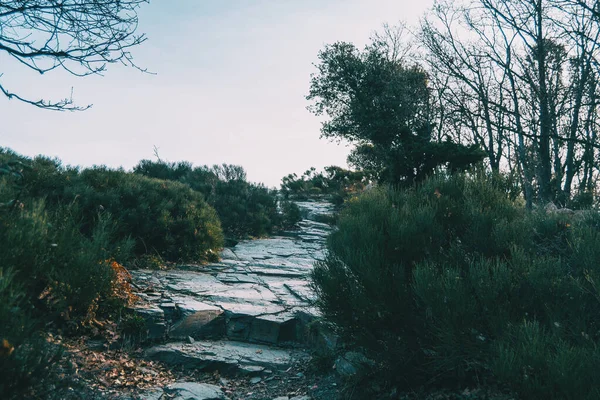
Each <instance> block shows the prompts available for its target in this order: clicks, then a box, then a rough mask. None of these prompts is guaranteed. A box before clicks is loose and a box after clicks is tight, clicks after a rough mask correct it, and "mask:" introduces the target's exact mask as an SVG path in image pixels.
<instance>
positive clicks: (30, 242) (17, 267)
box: [0, 182, 127, 399]
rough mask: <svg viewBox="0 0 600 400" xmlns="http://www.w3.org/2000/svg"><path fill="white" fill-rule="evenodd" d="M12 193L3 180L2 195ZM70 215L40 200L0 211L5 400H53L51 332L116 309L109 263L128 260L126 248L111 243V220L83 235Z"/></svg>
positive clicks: (0, 360) (56, 353)
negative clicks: (120, 258) (119, 258)
mask: <svg viewBox="0 0 600 400" xmlns="http://www.w3.org/2000/svg"><path fill="white" fill-rule="evenodd" d="M5 189H6V190H5ZM7 191H8V192H10V189H9V188H8V187H7V185H6V184H5V182H4V183H0V193H2V194H5V192H7ZM71 215H72V214H71V210H70V209H68V208H66V207H61V208H60V209H57V210H54V211H48V210H46V209H45V207H44V204H43V202H41V201H25V202H19V205H18V206H17V207H11V208H4V209H0V321H2V324H0V392H1V393H2V394H3V396H4V397H3V398H7V399H12V398H46V397H47V396H49V395H50V394H49V393H50V392H51V391H52V390H54V389H56V383H57V382H58V380H57V379H56V377H55V376H54V374H55V366H56V362H57V361H58V360H59V359H60V358H61V351H60V348H59V347H58V346H56V345H52V344H50V343H48V342H47V340H46V337H45V336H44V332H45V330H46V329H47V327H48V326H49V325H52V326H54V327H60V328H61V329H63V332H74V330H77V329H79V328H80V327H81V322H84V321H86V320H90V319H93V318H96V317H98V316H100V314H102V315H105V314H106V313H108V312H110V311H111V310H110V307H111V306H112V305H114V304H116V302H115V301H114V300H115V299H114V298H113V297H114V294H113V281H114V271H113V269H112V268H111V266H110V265H109V259H112V257H113V256H117V254H119V255H120V256H123V257H127V256H126V253H127V243H125V242H122V243H118V244H117V242H114V241H112V240H111V229H110V228H111V224H110V221H109V220H107V219H104V220H102V221H100V222H99V223H98V225H97V226H96V227H95V229H94V231H93V232H92V234H91V236H90V237H87V236H84V235H83V234H82V233H81V232H80V230H79V227H78V225H77V221H76V220H73V219H71ZM116 246H119V249H117V248H116ZM48 398H49V397H48Z"/></svg>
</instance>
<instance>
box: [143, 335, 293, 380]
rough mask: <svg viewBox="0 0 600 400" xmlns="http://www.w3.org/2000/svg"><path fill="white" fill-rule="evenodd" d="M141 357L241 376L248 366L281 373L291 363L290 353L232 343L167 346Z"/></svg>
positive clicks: (155, 348) (183, 366)
mask: <svg viewBox="0 0 600 400" xmlns="http://www.w3.org/2000/svg"><path fill="white" fill-rule="evenodd" d="M145 356H146V357H147V358H149V359H151V360H155V361H161V362H164V363H166V364H170V365H174V366H175V365H176V366H178V367H182V368H185V369H197V370H201V371H217V370H218V371H219V372H221V373H224V374H238V373H243V372H244V368H246V367H248V366H258V367H263V368H266V369H270V370H285V369H287V368H288V367H289V366H290V365H291V362H292V352H291V351H290V350H286V349H278V348H273V347H269V346H264V345H257V344H250V343H243V342H233V341H196V342H195V343H192V344H189V343H182V342H178V343H168V344H165V345H160V346H154V347H151V348H149V349H147V350H146V353H145Z"/></svg>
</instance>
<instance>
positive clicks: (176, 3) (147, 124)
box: [0, 0, 432, 186]
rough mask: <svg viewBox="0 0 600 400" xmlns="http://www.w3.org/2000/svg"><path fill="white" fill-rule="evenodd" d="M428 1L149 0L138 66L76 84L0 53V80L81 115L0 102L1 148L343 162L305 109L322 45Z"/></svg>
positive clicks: (274, 163) (98, 160)
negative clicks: (69, 103)
mask: <svg viewBox="0 0 600 400" xmlns="http://www.w3.org/2000/svg"><path fill="white" fill-rule="evenodd" d="M431 4H432V0H412V1H411V0H153V1H151V3H150V4H147V5H145V6H144V7H143V8H142V10H141V11H140V14H139V17H140V32H145V33H146V34H147V36H148V41H147V42H145V43H144V44H142V45H141V46H140V47H138V48H135V49H134V50H133V54H134V57H135V60H136V62H137V63H138V64H139V65H141V66H142V67H146V68H148V69H149V70H151V71H153V72H156V75H148V74H143V73H140V72H139V71H137V70H134V69H131V68H126V67H123V66H121V65H118V64H115V65H109V67H108V71H107V73H106V74H105V75H104V76H102V77H100V76H92V77H86V78H76V77H72V76H70V75H68V74H66V73H63V72H53V73H49V74H46V75H43V76H40V75H39V74H37V73H35V72H33V71H30V70H28V69H26V68H25V67H23V66H21V65H17V64H16V63H14V62H12V61H10V60H9V59H8V58H7V57H6V55H4V54H2V53H1V52H0V73H3V74H4V75H3V76H2V77H1V78H0V79H1V81H2V83H3V85H4V86H5V87H6V88H7V89H9V90H11V91H14V92H16V93H19V94H21V95H24V96H28V97H31V98H33V99H35V100H37V99H39V98H44V99H54V100H56V99H60V98H64V97H68V96H69V94H70V92H71V87H72V88H73V94H74V96H73V98H74V100H75V102H76V103H77V104H78V105H86V104H93V107H92V108H91V109H89V110H87V111H83V112H74V113H72V112H63V113H61V112H54V111H47V110H39V109H36V108H34V107H32V106H29V105H26V104H22V103H19V102H17V101H16V100H10V101H9V100H8V99H6V98H5V97H0V119H1V121H2V123H1V124H0V146H2V147H9V148H12V149H13V150H15V151H17V152H18V153H21V154H25V155H28V156H34V155H36V154H44V155H49V156H53V157H59V158H60V159H62V160H63V162H64V163H65V164H71V165H81V166H91V165H94V164H98V165H99V164H106V165H109V166H111V167H119V166H122V167H124V168H126V169H130V168H131V167H133V166H134V165H135V164H136V163H137V162H138V161H139V160H141V159H144V158H149V159H153V158H154V156H153V148H154V146H156V147H157V148H158V151H159V154H160V156H161V158H162V159H165V160H168V161H180V160H187V161H191V162H192V163H194V164H195V165H203V164H209V165H211V164H220V163H229V164H237V165H242V166H243V167H244V168H245V169H246V171H247V172H248V178H249V180H251V181H255V182H263V183H265V184H267V185H268V186H279V183H280V181H281V178H282V177H283V176H284V175H287V174H289V173H292V172H296V173H301V172H303V171H305V170H306V169H308V168H310V167H312V166H314V167H316V168H317V169H321V168H322V167H324V166H327V165H339V166H343V167H345V166H346V155H347V153H348V150H349V149H348V148H347V147H345V146H343V145H337V144H335V143H331V142H329V141H327V140H325V139H319V135H320V132H319V128H320V121H319V119H318V118H317V117H315V116H314V115H312V114H310V113H309V112H308V111H307V110H306V106H307V105H308V102H307V100H305V96H306V94H307V93H308V88H309V80H310V74H311V72H314V69H315V68H314V66H313V65H312V63H313V62H316V61H317V53H318V51H319V50H320V49H322V48H323V46H324V45H325V44H328V43H333V42H336V41H348V42H353V43H355V44H356V45H358V46H359V47H361V48H362V46H363V45H364V44H366V43H367V41H368V38H369V36H370V34H371V33H372V32H373V31H374V30H377V29H379V28H380V27H381V26H382V25H383V24H384V23H386V22H387V23H390V24H395V23H396V22H398V21H400V20H403V21H406V22H407V23H408V24H409V25H413V24H416V23H417V22H418V19H419V17H421V16H422V14H423V13H424V12H425V10H426V9H427V8H428V7H430V6H431Z"/></svg>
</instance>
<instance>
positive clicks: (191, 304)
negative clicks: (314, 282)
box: [132, 202, 333, 344]
mask: <svg viewBox="0 0 600 400" xmlns="http://www.w3.org/2000/svg"><path fill="white" fill-rule="evenodd" d="M301 207H303V208H305V209H307V210H309V211H308V212H309V214H310V213H313V214H314V215H320V213H329V212H331V211H332V210H333V207H332V206H331V205H329V204H324V203H317V202H306V204H305V205H302V206H301ZM330 231H331V227H330V226H329V225H327V224H323V223H320V222H315V221H310V220H303V221H301V222H300V224H299V229H298V230H297V231H295V232H294V234H293V235H290V236H276V237H271V238H267V239H258V240H243V241H240V242H238V243H237V244H236V245H235V246H234V247H231V248H226V249H224V250H223V252H222V260H221V262H218V263H213V264H209V265H182V266H180V268H179V269H176V270H169V271H147V270H138V271H132V277H133V283H134V284H135V285H136V287H138V288H140V292H141V293H140V297H141V298H142V299H143V303H144V304H142V305H140V306H136V309H137V308H140V310H138V311H137V312H138V313H139V315H141V316H143V317H144V319H145V320H146V321H148V324H149V325H151V327H152V332H153V333H152V335H149V336H151V338H152V339H155V340H160V339H162V338H167V339H177V340H182V339H187V338H188V337H192V338H194V339H200V340H202V339H206V338H219V337H222V338H229V339H234V340H240V341H250V342H258V343H272V344H281V342H288V341H294V340H297V341H301V342H302V341H303V339H302V337H301V336H302V335H301V332H302V329H298V328H297V327H296V326H295V325H296V322H298V323H300V322H302V323H304V322H305V320H306V319H305V318H303V319H298V318H297V316H296V314H297V312H298V310H302V312H304V314H310V313H311V312H312V311H311V310H312V309H311V304H312V302H313V300H314V293H313V291H312V288H311V287H310V284H309V282H310V273H311V271H312V269H313V265H314V263H315V262H316V261H317V260H322V259H323V258H324V257H325V237H326V236H327V235H328V233H329V232H330ZM303 238H304V239H303ZM292 310H293V311H292Z"/></svg>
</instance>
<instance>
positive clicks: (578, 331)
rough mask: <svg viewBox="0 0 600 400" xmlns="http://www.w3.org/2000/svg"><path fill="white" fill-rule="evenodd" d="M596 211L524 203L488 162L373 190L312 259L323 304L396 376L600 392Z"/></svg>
mask: <svg viewBox="0 0 600 400" xmlns="http://www.w3.org/2000/svg"><path fill="white" fill-rule="evenodd" d="M599 222H600V218H599V217H598V216H597V215H594V214H590V215H585V214H578V215H576V216H566V215H561V214H555V215H545V214H540V213H528V212H527V211H526V210H525V209H524V208H522V207H521V206H520V205H519V203H518V200H513V199H512V198H511V193H510V192H509V191H508V190H506V185H505V184H503V183H502V182H501V180H500V179H498V178H494V179H490V178H489V177H485V176H477V177H468V176H464V175H459V176H452V177H446V176H438V177H434V178H431V179H428V180H426V181H425V182H424V183H423V184H421V185H419V186H417V187H414V188H411V189H406V190H393V189H378V190H373V191H369V192H367V193H365V194H363V195H362V196H360V197H358V198H353V199H351V200H350V201H349V202H348V207H347V209H346V210H345V211H344V212H342V214H341V215H340V217H339V220H338V228H339V229H338V230H337V231H335V232H334V233H333V234H332V235H331V236H330V238H329V243H328V249H329V256H328V258H327V259H326V261H324V262H321V263H318V264H317V265H316V268H315V270H314V273H313V279H314V284H315V288H316V290H317V293H318V297H319V300H318V301H319V306H320V308H321V310H322V312H323V314H324V316H325V317H327V318H328V319H330V320H331V321H333V322H335V323H336V324H337V326H338V327H339V329H340V332H341V333H342V334H343V335H344V337H345V338H346V340H347V341H348V342H350V343H352V344H354V345H356V346H360V347H362V348H364V349H366V350H367V351H368V352H369V354H370V355H371V356H372V357H374V358H376V359H377V360H379V361H381V363H382V365H383V366H384V368H385V370H387V372H388V374H383V376H386V377H387V379H388V380H389V381H390V382H393V383H394V384H397V385H404V387H410V386H414V385H415V384H425V383H436V384H439V385H450V384H452V385H455V384H457V383H458V384H460V383H462V384H468V383H469V382H474V381H475V380H480V379H484V380H485V379H494V380H497V381H499V382H502V383H505V384H508V385H511V386H512V387H513V389H515V390H517V391H519V392H520V393H521V394H523V395H524V397H525V398H549V399H559V398H560V399H563V398H566V399H571V398H572V399H576V398H577V399H593V398H598V389H597V384H596V383H595V382H597V378H599V376H598V375H600V358H598V354H599V353H598V352H597V350H596V348H597V345H598V344H599V340H600V302H599V301H598V298H600V297H598V294H599V293H598V287H597V283H596V282H600V280H599V279H600V275H599V274H600V265H598V262H597V261H598V260H599V259H600V223H599Z"/></svg>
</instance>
